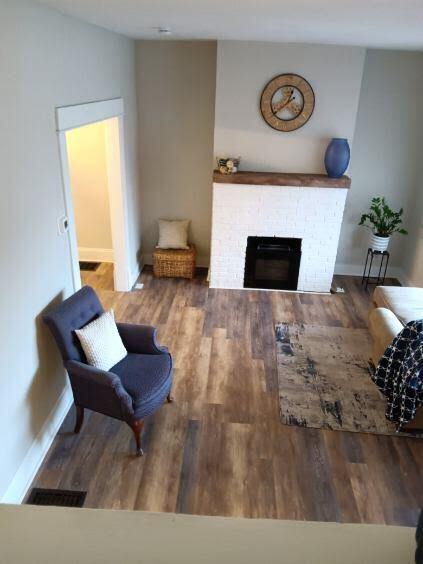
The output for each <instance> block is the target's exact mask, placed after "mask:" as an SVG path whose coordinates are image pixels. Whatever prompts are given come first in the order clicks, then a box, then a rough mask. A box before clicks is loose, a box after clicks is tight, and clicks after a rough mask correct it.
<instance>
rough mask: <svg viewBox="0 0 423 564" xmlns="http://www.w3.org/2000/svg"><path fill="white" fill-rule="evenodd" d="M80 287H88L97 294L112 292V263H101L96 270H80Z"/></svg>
mask: <svg viewBox="0 0 423 564" xmlns="http://www.w3.org/2000/svg"><path fill="white" fill-rule="evenodd" d="M81 282H82V285H83V286H85V285H89V286H92V287H93V288H95V290H96V291H97V292H100V291H102V290H114V280H113V263H111V262H101V263H100V265H99V267H98V268H97V270H93V271H90V270H81Z"/></svg>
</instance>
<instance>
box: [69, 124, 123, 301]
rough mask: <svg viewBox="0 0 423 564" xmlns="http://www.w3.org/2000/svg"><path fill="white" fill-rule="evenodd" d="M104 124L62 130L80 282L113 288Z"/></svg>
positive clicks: (112, 256)
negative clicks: (69, 183)
mask: <svg viewBox="0 0 423 564" xmlns="http://www.w3.org/2000/svg"><path fill="white" fill-rule="evenodd" d="M106 127H107V122H106V121H98V122H95V123H91V124H89V125H84V126H82V127H77V128H75V129H71V130H69V131H67V132H66V148H67V156H68V163H69V176H70V182H71V191H72V207H73V213H74V218H75V229H76V239H77V245H78V259H79V268H80V275H81V282H82V285H86V284H88V285H90V286H92V287H93V288H94V289H95V290H113V289H114V280H113V271H114V264H113V263H114V252H113V242H112V228H111V220H110V202H109V188H108V177H107V153H106Z"/></svg>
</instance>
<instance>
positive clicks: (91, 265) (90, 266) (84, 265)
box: [79, 261, 101, 272]
mask: <svg viewBox="0 0 423 564" xmlns="http://www.w3.org/2000/svg"><path fill="white" fill-rule="evenodd" d="M100 264H101V263H100V262H89V261H80V262H79V268H80V270H90V271H92V272H95V271H96V270H97V268H98V267H99V266H100Z"/></svg>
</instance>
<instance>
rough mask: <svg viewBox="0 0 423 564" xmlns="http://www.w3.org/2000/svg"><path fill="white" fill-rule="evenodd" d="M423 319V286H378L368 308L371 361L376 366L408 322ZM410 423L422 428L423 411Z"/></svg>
mask: <svg viewBox="0 0 423 564" xmlns="http://www.w3.org/2000/svg"><path fill="white" fill-rule="evenodd" d="M415 319H423V288H408V287H402V286H377V287H376V289H375V291H374V292H373V300H372V305H371V308H370V311H369V330H370V334H371V336H372V339H373V349H372V354H371V361H372V362H373V364H374V365H375V366H377V364H378V362H379V359H380V357H381V356H382V355H383V353H384V352H385V350H386V348H387V347H388V345H389V344H390V343H391V342H392V339H394V337H396V336H397V335H398V333H399V332H400V331H401V329H402V328H403V327H404V325H406V324H407V323H408V322H409V321H413V320H415ZM410 426H412V427H413V428H414V427H418V428H423V410H419V413H418V414H417V415H416V418H415V419H414V421H413V423H412V424H410Z"/></svg>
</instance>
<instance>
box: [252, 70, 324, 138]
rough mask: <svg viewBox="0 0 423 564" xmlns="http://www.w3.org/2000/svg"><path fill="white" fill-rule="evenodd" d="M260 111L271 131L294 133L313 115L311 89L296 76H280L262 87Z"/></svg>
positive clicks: (303, 80)
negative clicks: (271, 128)
mask: <svg viewBox="0 0 423 564" xmlns="http://www.w3.org/2000/svg"><path fill="white" fill-rule="evenodd" d="M260 110H261V115H262V116H263V119H264V120H265V122H266V123H267V124H268V125H270V127H273V129H277V130H278V131H294V130H295V129H298V128H299V127H302V126H303V125H304V124H305V123H307V121H308V120H309V119H310V117H311V114H312V113H313V110H314V92H313V89H312V87H311V86H310V84H309V83H308V82H307V81H306V80H305V79H304V78H302V77H301V76H299V75H298V74H280V75H279V76H276V77H275V78H272V80H271V81H270V82H268V83H267V84H266V86H265V87H264V89H263V92H262V94H261V99H260Z"/></svg>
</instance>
